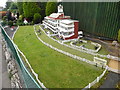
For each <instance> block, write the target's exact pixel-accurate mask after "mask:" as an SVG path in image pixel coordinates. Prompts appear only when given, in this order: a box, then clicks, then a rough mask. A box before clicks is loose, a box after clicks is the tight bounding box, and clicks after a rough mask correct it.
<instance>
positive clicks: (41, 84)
mask: <svg viewBox="0 0 120 90" xmlns="http://www.w3.org/2000/svg"><path fill="white" fill-rule="evenodd" d="M18 29H19V26H18V28H17V29H16V31H15V32H14V34H13V37H12V40H13V39H14V36H15V34H16V32H17V30H18ZM13 44H14V43H13ZM14 46H16V49H17V50H18V51H19V53H20V54H21V55H22V56H23V57H24V59H25V61H26V63H27V64H28V66H29V68H30V70H31V72H32V73H33V75H34V76H35V78H36V80H37V82H38V83H39V84H40V86H41V87H42V88H46V87H45V86H44V84H43V83H42V82H41V81H40V80H39V78H38V74H37V73H35V71H34V70H33V68H32V67H31V65H30V63H29V62H28V60H27V58H26V56H25V55H24V54H23V52H22V51H20V49H19V48H18V46H17V45H16V44H14Z"/></svg>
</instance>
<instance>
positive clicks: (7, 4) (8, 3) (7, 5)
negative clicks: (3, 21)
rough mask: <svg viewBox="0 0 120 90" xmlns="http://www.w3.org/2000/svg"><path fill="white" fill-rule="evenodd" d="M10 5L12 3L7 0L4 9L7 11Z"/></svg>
mask: <svg viewBox="0 0 120 90" xmlns="http://www.w3.org/2000/svg"><path fill="white" fill-rule="evenodd" d="M11 3H12V0H8V1H7V2H6V6H5V7H6V9H9V7H10V6H11Z"/></svg>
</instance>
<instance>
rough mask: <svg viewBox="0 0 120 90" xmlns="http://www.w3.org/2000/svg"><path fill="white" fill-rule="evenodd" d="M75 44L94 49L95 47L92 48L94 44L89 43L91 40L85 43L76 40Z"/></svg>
mask: <svg viewBox="0 0 120 90" xmlns="http://www.w3.org/2000/svg"><path fill="white" fill-rule="evenodd" d="M76 45H77V46H81V45H85V48H88V49H93V50H95V49H94V47H95V45H92V44H91V41H88V42H87V43H84V42H83V43H79V42H77V43H76Z"/></svg>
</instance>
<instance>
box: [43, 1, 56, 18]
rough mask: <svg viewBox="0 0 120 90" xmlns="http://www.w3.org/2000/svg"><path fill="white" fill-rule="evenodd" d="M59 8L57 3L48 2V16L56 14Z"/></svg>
mask: <svg viewBox="0 0 120 90" xmlns="http://www.w3.org/2000/svg"><path fill="white" fill-rule="evenodd" d="M56 8H57V3H56V2H50V1H48V2H47V4H46V11H45V13H46V16H49V15H50V14H51V13H54V12H55V11H56Z"/></svg>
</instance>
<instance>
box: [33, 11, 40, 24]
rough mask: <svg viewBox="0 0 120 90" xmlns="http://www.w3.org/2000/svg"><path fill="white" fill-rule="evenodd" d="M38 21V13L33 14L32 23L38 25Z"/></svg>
mask: <svg viewBox="0 0 120 90" xmlns="http://www.w3.org/2000/svg"><path fill="white" fill-rule="evenodd" d="M40 19H41V15H40V14H39V13H35V14H34V19H33V21H34V23H36V24H37V23H39V22H40Z"/></svg>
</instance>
